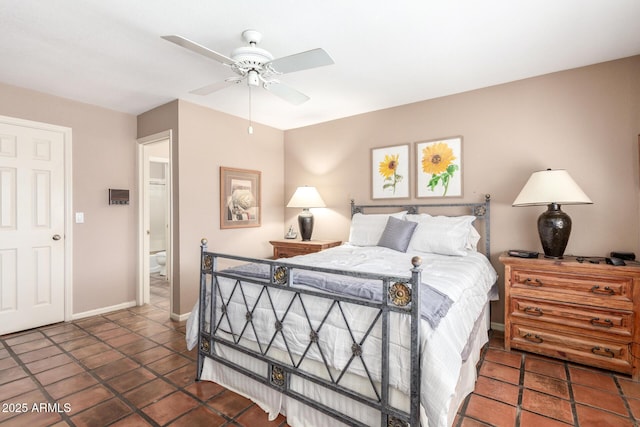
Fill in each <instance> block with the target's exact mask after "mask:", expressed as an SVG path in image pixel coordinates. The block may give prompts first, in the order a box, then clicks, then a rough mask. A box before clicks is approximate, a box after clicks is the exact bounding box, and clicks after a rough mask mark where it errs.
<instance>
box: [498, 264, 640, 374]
mask: <svg viewBox="0 0 640 427" xmlns="http://www.w3.org/2000/svg"><path fill="white" fill-rule="evenodd" d="M500 262H502V263H503V264H504V267H505V276H504V277H505V279H504V280H505V283H504V289H505V300H504V304H505V332H504V339H505V348H506V350H510V349H512V348H514V349H518V350H523V351H527V352H532V353H537V354H542V355H545V356H549V357H555V358H559V359H564V360H569V361H572V362H576V363H582V364H585V365H590V366H594V367H598V368H603V369H609V370H612V371H616V372H621V373H624V374H629V375H631V376H632V377H633V379H634V380H639V379H640V363H638V362H639V361H640V359H639V358H640V317H639V316H640V310H639V307H640V265H639V264H635V263H634V264H627V265H626V266H618V265H610V264H607V263H606V262H605V260H604V258H603V259H601V260H598V259H597V258H589V259H582V258H575V257H565V258H563V259H546V258H543V257H539V258H518V257H512V256H509V255H508V254H507V253H505V254H503V255H502V256H500Z"/></svg>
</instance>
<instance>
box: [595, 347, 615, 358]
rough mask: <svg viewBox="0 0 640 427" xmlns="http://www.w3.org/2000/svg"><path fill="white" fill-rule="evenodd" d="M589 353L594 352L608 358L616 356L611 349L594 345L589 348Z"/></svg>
mask: <svg viewBox="0 0 640 427" xmlns="http://www.w3.org/2000/svg"><path fill="white" fill-rule="evenodd" d="M591 353H593V354H596V355H598V356H605V357H610V358H612V359H613V358H614V357H616V355H615V353H614V352H613V351H611V350H610V349H608V348H606V347H605V348H602V347H600V346H595V347H593V348H592V349H591Z"/></svg>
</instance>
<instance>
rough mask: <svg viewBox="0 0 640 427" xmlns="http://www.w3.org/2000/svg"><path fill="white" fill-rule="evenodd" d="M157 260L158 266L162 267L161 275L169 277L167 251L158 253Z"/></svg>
mask: <svg viewBox="0 0 640 427" xmlns="http://www.w3.org/2000/svg"><path fill="white" fill-rule="evenodd" d="M155 258H156V262H157V263H158V266H160V275H161V276H166V275H167V252H166V251H162V252H157V253H156V255H155Z"/></svg>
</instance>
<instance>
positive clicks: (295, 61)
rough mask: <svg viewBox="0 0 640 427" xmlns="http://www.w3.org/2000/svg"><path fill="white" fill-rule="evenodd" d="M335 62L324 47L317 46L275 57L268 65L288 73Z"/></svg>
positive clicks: (281, 72)
mask: <svg viewBox="0 0 640 427" xmlns="http://www.w3.org/2000/svg"><path fill="white" fill-rule="evenodd" d="M333 63H334V62H333V59H331V57H330V56H329V54H328V53H327V52H325V50H324V49H321V48H317V49H312V50H308V51H306V52H300V53H296V54H293V55H289V56H284V57H282V58H277V59H274V60H273V61H270V62H268V63H267V65H268V66H270V67H271V68H273V69H274V70H275V71H276V72H278V73H280V74H286V73H293V72H294V71H302V70H308V69H309V68H316V67H323V66H325V65H331V64H333Z"/></svg>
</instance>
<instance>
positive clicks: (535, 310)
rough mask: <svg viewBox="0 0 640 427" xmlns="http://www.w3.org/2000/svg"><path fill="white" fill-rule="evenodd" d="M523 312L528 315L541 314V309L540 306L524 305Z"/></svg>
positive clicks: (538, 315)
mask: <svg viewBox="0 0 640 427" xmlns="http://www.w3.org/2000/svg"><path fill="white" fill-rule="evenodd" d="M524 312H525V314H528V315H529V316H537V317H540V316H542V309H541V308H540V307H525V308H524Z"/></svg>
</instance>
